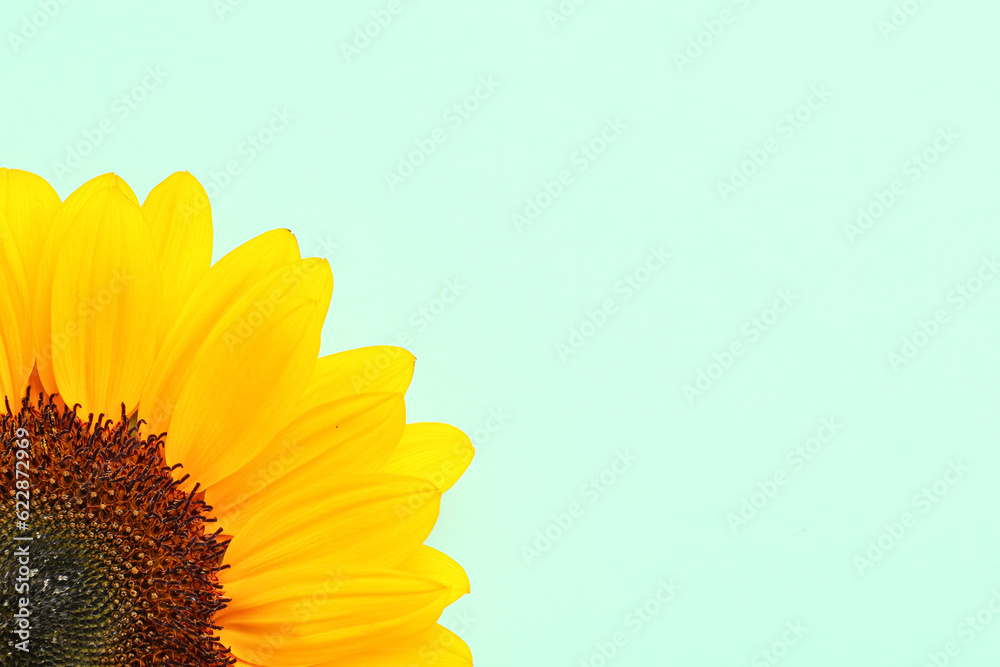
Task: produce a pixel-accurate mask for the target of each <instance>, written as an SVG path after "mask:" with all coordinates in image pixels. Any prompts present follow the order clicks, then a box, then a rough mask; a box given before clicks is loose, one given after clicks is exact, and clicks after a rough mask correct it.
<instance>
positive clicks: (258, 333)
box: [165, 258, 333, 487]
mask: <svg viewBox="0 0 1000 667" xmlns="http://www.w3.org/2000/svg"><path fill="white" fill-rule="evenodd" d="M292 267H295V268H297V269H302V270H303V275H305V276H307V277H306V278H305V279H304V280H302V281H301V282H296V283H293V284H292V285H287V284H284V281H283V278H284V276H285V275H287V274H286V270H285V269H278V270H277V271H274V272H272V273H271V274H270V275H269V276H267V277H265V278H264V279H263V280H261V281H259V282H258V284H256V285H254V286H253V287H251V288H250V289H249V290H247V292H246V294H245V295H243V296H242V297H240V298H239V299H238V300H237V301H236V303H235V304H233V305H232V307H231V308H230V309H229V310H228V311H227V312H226V313H225V314H224V315H223V317H222V320H221V321H220V322H218V323H217V324H216V326H215V327H214V328H213V329H212V330H211V331H210V332H209V333H208V335H207V336H206V338H205V341H204V345H203V346H202V347H201V349H200V350H199V351H198V353H197V354H196V355H195V358H194V360H193V361H192V363H191V368H190V370H189V372H188V374H187V376H186V377H185V378H184V380H183V385H182V388H181V391H180V394H179V396H178V398H177V410H176V413H175V414H174V416H173V419H172V420H171V423H170V430H169V431H168V434H167V437H166V449H165V453H166V456H167V463H168V464H171V465H172V464H174V463H182V464H183V465H184V467H185V472H187V473H189V474H190V475H191V476H192V481H197V482H200V483H201V484H203V485H204V486H206V487H208V486H211V485H212V484H214V483H215V482H218V481H219V480H221V479H224V478H225V477H227V476H229V475H231V474H232V473H234V472H235V471H236V470H238V469H239V468H241V467H242V466H244V465H246V463H247V462H248V461H250V460H251V459H253V458H254V457H255V456H256V455H257V454H258V453H260V451H261V450H262V449H263V448H264V447H265V446H266V445H267V443H268V442H269V441H270V440H271V439H272V438H273V437H274V436H275V435H276V434H277V433H278V431H279V430H280V429H281V428H282V427H283V426H284V425H285V424H287V423H288V421H289V420H290V419H291V417H292V415H293V414H294V410H295V405H296V401H297V400H298V397H299V394H300V393H301V391H302V386H303V385H304V383H305V381H306V380H307V379H308V378H309V376H310V375H311V373H312V370H313V367H314V366H315V365H316V355H317V354H318V353H319V345H320V331H321V329H322V328H323V320H322V319H321V318H320V311H321V310H325V307H326V305H327V304H329V303H330V294H331V291H332V289H333V277H332V275H331V274H330V266H329V264H327V262H326V260H318V259H315V258H309V259H304V260H300V261H299V262H296V263H294V264H292ZM321 304H322V305H321Z"/></svg>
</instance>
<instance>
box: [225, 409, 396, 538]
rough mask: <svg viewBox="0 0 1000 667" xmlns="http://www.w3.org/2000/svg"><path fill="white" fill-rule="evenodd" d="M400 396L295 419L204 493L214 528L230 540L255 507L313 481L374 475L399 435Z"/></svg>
mask: <svg viewBox="0 0 1000 667" xmlns="http://www.w3.org/2000/svg"><path fill="white" fill-rule="evenodd" d="M405 424H406V408H405V406H404V404H403V397H402V396H401V395H400V394H362V395H361V396H352V397H350V398H345V399H342V400H339V401H334V402H332V403H327V404H324V405H321V406H318V407H316V408H313V409H312V410H310V411H308V412H306V413H305V414H299V415H297V416H295V417H294V418H293V419H292V420H291V422H290V423H289V424H288V426H286V427H285V428H284V429H283V430H282V431H281V432H280V433H278V435H277V436H275V437H274V439H273V440H272V441H271V442H270V443H269V444H268V446H267V447H266V448H265V449H264V450H262V451H261V452H260V454H258V455H257V456H256V457H255V458H254V459H253V460H252V461H250V462H249V463H247V464H246V465H244V466H243V467H242V468H240V469H239V470H237V471H236V472H235V473H233V474H232V475H230V476H229V477H227V478H225V479H224V480H222V481H220V482H218V483H216V484H213V485H212V486H211V487H209V488H208V489H207V490H206V500H207V501H208V502H209V504H211V505H212V507H213V508H214V514H215V516H217V517H218V518H219V525H220V526H222V527H223V528H224V529H225V530H226V532H227V533H230V534H235V533H236V532H238V531H239V530H240V529H241V528H242V526H243V525H244V524H245V523H246V521H247V520H249V519H250V518H251V517H252V516H253V513H254V509H255V508H256V507H258V506H261V505H263V506H265V507H266V506H267V505H268V504H269V503H270V502H272V499H273V498H275V497H278V498H280V497H282V496H283V495H285V494H286V493H287V492H288V491H289V490H291V489H294V488H296V487H299V486H302V485H303V484H310V483H312V482H314V481H315V480H332V479H335V478H337V477H345V476H348V475H357V474H362V473H372V472H375V471H376V470H377V469H378V467H379V466H380V465H381V464H382V462H383V461H385V459H386V458H387V457H388V456H389V454H391V453H392V451H393V449H395V447H396V443H398V442H399V438H400V436H401V435H402V434H403V427H404V426H405Z"/></svg>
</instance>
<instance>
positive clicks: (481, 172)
mask: <svg viewBox="0 0 1000 667" xmlns="http://www.w3.org/2000/svg"><path fill="white" fill-rule="evenodd" d="M998 20H1000V7H998V6H997V5H996V4H995V3H986V2H974V1H973V0H953V1H952V2H943V1H941V0H906V1H905V2H903V1H899V0H894V1H890V0H876V1H875V2H862V1H861V0H846V1H843V2H837V3H819V2H799V3H796V2H789V1H788V0H785V1H784V2H780V1H778V0H764V1H758V0H736V1H734V0H711V1H705V0H699V1H698V2H688V3H678V2H668V3H661V2H652V1H645V2H639V1H638V0H615V1H612V0H589V1H586V2H584V1H583V0H509V1H507V2H503V3H481V2H461V1H459V0H436V1H432V0H346V1H344V2H338V3H322V2H318V1H311V2H284V3H278V2H267V1H265V0H242V1H240V0H214V1H213V0H201V1H200V2H197V3H170V4H169V6H168V5H166V4H156V5H154V4H153V3H113V2H106V1H101V2H83V1H82V0H76V1H71V0H42V1H41V2H28V1H24V0H7V1H6V2H4V3H3V4H2V5H0V35H2V37H3V40H2V43H0V164H3V165H5V166H9V167H18V168H22V169H28V170H32V171H35V172H37V173H39V174H41V175H43V176H44V177H46V178H47V179H49V181H50V182H51V183H52V184H53V185H54V186H55V187H56V189H57V190H58V191H59V193H60V195H62V196H64V197H65V196H66V195H68V194H69V193H70V192H71V191H72V190H73V189H74V188H76V187H77V186H79V185H80V184H81V183H83V182H84V181H86V180H88V179H89V178H91V177H93V176H95V175H98V174H101V173H104V172H108V171H115V172H117V173H119V174H120V175H122V176H123V177H124V178H125V179H126V180H127V181H128V182H129V183H130V184H131V185H132V186H133V188H134V189H135V190H136V193H137V194H138V195H139V197H140V199H142V198H144V197H145V195H146V193H148V192H149V190H150V189H152V187H153V186H154V185H156V183H158V182H159V181H160V180H162V179H163V178H164V177H166V176H167V175H168V174H170V173H171V172H173V171H176V170H185V169H186V170H188V171H191V172H192V173H193V174H195V175H196V176H197V177H198V178H199V179H200V180H201V182H202V183H203V184H205V186H206V188H208V191H209V193H210V194H211V195H212V208H213V215H214V221H215V249H216V250H215V255H216V258H218V257H220V256H222V255H223V254H225V253H226V252H228V251H229V250H231V249H232V248H234V247H235V246H237V245H238V244H240V243H242V242H243V241H245V240H246V239H248V238H250V237H252V236H254V235H256V234H259V233H261V232H263V231H265V230H267V229H271V228H275V227H288V228H289V229H291V230H292V231H293V232H294V233H295V234H296V236H297V238H298V240H299V243H300V245H301V248H302V251H303V254H311V255H320V256H325V257H329V259H330V262H331V264H332V266H333V272H334V279H335V288H334V296H333V303H332V307H331V310H330V316H329V319H328V322H327V325H326V328H325V330H324V340H323V352H324V353H331V352H335V351H339V350H343V349H348V348H353V347H360V346H366V345H373V344H396V343H399V342H400V341H405V346H406V347H407V348H409V349H410V350H412V351H413V352H414V353H415V354H416V356H417V358H418V361H417V366H416V375H415V379H414V382H413V384H412V385H411V388H410V390H409V393H408V394H407V409H408V420H409V421H428V420H432V421H444V422H449V423H453V424H456V425H458V426H460V427H461V428H463V429H464V430H465V431H466V432H467V433H469V434H470V436H471V437H472V438H473V440H474V442H475V444H476V446H477V456H476V458H475V460H474V462H473V464H472V467H471V468H470V469H469V471H468V473H467V474H466V475H465V476H464V478H463V479H462V480H461V481H460V482H459V483H458V484H457V485H456V486H455V488H454V489H453V490H452V491H450V492H449V493H448V494H446V496H445V502H444V503H443V507H442V512H441V517H440V520H439V522H438V525H437V528H436V529H435V532H434V533H433V535H432V536H431V539H430V543H431V544H432V545H434V546H437V547H438V548H441V549H443V550H444V551H446V552H447V553H449V554H450V555H452V556H454V557H455V558H456V559H457V560H458V561H459V562H461V563H462V564H463V565H464V566H465V568H466V570H467V571H468V573H469V575H470V577H471V578H472V585H473V590H472V594H471V595H469V596H467V597H465V598H463V599H462V600H461V601H459V602H458V603H457V604H455V605H454V606H452V607H451V608H449V609H448V610H447V611H446V612H445V614H444V616H443V617H442V621H441V622H442V623H444V624H445V625H447V626H448V627H450V628H452V629H454V630H456V631H457V632H458V633H459V634H460V635H462V636H463V637H464V638H465V639H466V640H467V641H468V643H469V644H470V646H471V648H472V650H473V653H474V655H475V658H476V664H477V665H481V666H484V667H485V666H500V665H538V666H545V667H550V666H553V665H565V666H566V667H575V666H578V665H590V666H591V667H603V666H604V665H615V666H619V665H620V666H621V667H645V666H649V665H668V664H684V665H713V666H719V665H751V667H757V666H760V665H776V664H781V665H788V666H789V667H791V666H792V665H810V666H818V665H824V666H825V665H847V664H851V665H912V666H914V667H919V666H922V665H939V666H940V665H945V664H948V665H962V666H968V667H972V666H976V665H992V664H997V663H996V660H997V655H1000V627H998V626H1000V571H998V567H997V566H998V562H1000V554H998V549H1000V525H998V521H997V516H998V510H1000V484H998V483H997V480H998V479H1000V443H998V435H1000V410H998V409H997V405H998V401H1000V382H998V377H1000V344H998V338H997V327H998V318H997V313H998V312H1000V278H998V272H1000V264H998V263H997V262H998V261H1000V254H998V253H1000V230H998V227H997V220H998V214H1000V204H998V201H1000V200H998V199H997V197H996V196H994V195H995V191H996V180H997V177H998V175H1000V160H998V157H997V156H998V149H1000V129H998V123H997V117H998V110H1000V109H998V103H997V100H998V98H997V95H996V92H995V90H994V89H995V78H996V71H997V64H998V60H1000V58H998V55H1000V54H998V50H997V46H996V44H997V42H996V39H995V32H996V25H997V21H998ZM366 33H367V34H366Z"/></svg>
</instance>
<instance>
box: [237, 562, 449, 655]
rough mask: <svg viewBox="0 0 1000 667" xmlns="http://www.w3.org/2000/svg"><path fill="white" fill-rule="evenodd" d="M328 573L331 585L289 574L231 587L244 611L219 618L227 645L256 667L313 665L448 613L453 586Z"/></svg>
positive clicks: (387, 575)
mask: <svg viewBox="0 0 1000 667" xmlns="http://www.w3.org/2000/svg"><path fill="white" fill-rule="evenodd" d="M330 570H331V571H330V574H329V575H327V577H326V584H324V582H323V581H322V580H318V581H314V580H312V578H310V577H307V578H306V579H305V580H303V579H300V576H301V573H300V572H297V571H293V570H288V571H281V572H276V573H275V575H274V576H273V577H270V578H269V581H266V582H265V581H255V582H250V583H248V585H244V586H236V587H234V588H233V591H234V592H233V593H230V591H229V588H228V587H227V589H226V594H227V596H228V595H231V596H232V597H233V600H234V604H238V607H237V608H235V609H231V610H226V612H224V613H223V615H221V618H220V619H219V622H220V624H221V625H222V626H223V630H222V631H221V632H220V633H219V636H220V639H221V641H222V642H223V644H226V645H230V646H232V651H233V654H234V655H236V656H238V657H239V658H241V659H243V660H247V661H249V662H251V663H259V664H266V665H268V666H269V667H293V666H299V665H312V664H314V663H316V662H317V661H328V660H330V659H335V658H340V657H344V656H347V655H350V654H352V653H357V652H359V651H369V650H374V649H379V648H383V647H384V646H386V645H393V644H395V643H396V642H398V641H401V640H405V639H407V638H410V637H413V636H415V635H417V634H419V633H421V632H423V631H424V630H426V629H427V628H429V627H433V626H434V624H435V622H436V621H437V619H438V618H439V617H440V615H441V612H442V611H443V610H444V608H445V606H446V602H445V600H446V598H447V595H448V587H447V586H445V585H443V584H441V583H438V582H435V581H433V580H431V579H428V578H425V577H420V576H414V575H409V574H407V573H403V572H372V571H364V570H362V571H352V570H346V571H345V570H341V571H339V572H338V571H337V570H334V569H333V568H330ZM279 582H280V583H279ZM237 600H240V602H238V603H237V602H236V601H237ZM244 601H245V604H244Z"/></svg>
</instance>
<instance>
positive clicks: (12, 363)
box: [0, 212, 402, 432]
mask: <svg viewBox="0 0 1000 667" xmlns="http://www.w3.org/2000/svg"><path fill="white" fill-rule="evenodd" d="M13 237H14V235H13V232H12V231H11V228H10V226H9V225H8V224H7V218H6V216H5V215H4V214H3V213H2V212H0V391H3V394H4V396H5V397H6V398H7V399H8V400H9V401H10V405H11V407H12V408H14V409H15V411H16V409H17V408H16V406H18V405H20V403H21V399H22V398H23V397H24V391H25V389H26V388H27V386H28V378H29V377H30V376H31V369H32V366H33V364H34V352H33V349H34V345H33V341H32V338H31V329H30V327H27V326H25V324H26V322H27V321H28V319H29V318H28V312H29V311H28V303H29V294H28V282H27V279H26V278H25V275H24V263H23V262H22V260H21V253H20V251H19V249H18V246H17V243H16V241H15V240H14V238H13ZM0 407H2V406H0ZM400 431H401V432H402V429H400Z"/></svg>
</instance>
